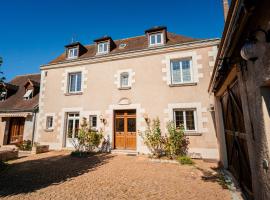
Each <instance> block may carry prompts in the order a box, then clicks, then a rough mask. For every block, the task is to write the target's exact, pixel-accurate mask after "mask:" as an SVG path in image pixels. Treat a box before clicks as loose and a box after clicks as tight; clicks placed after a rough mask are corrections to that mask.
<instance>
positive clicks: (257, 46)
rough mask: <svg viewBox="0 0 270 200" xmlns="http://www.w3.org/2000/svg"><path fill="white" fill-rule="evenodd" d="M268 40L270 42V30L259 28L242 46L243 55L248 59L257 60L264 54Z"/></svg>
mask: <svg viewBox="0 0 270 200" xmlns="http://www.w3.org/2000/svg"><path fill="white" fill-rule="evenodd" d="M266 42H267V43H269V42H270V30H268V31H265V30H263V29H257V30H256V31H254V32H253V34H252V36H251V37H250V38H249V39H248V40H247V41H246V42H245V43H244V45H243V47H242V48H241V51H240V54H241V57H242V58H243V59H244V60H246V61H252V62H255V61H256V60H257V59H258V58H259V57H260V56H261V55H263V54H264V52H265V49H266V47H265V43H266Z"/></svg>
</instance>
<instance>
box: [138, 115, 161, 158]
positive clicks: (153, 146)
mask: <svg viewBox="0 0 270 200" xmlns="http://www.w3.org/2000/svg"><path fill="white" fill-rule="evenodd" d="M141 136H142V138H143V140H144V143H145V144H146V145H147V147H148V148H149V149H150V151H151V153H152V154H153V155H154V156H155V157H158V158H159V157H161V156H162V155H163V154H164V152H165V151H164V148H165V138H164V136H162V133H161V129H160V121H159V119H158V118H156V119H154V120H153V122H152V123H151V120H149V121H147V129H146V131H145V132H144V134H141Z"/></svg>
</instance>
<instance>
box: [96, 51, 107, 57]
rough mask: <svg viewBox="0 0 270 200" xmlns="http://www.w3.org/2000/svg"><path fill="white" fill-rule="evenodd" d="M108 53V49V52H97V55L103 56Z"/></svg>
mask: <svg viewBox="0 0 270 200" xmlns="http://www.w3.org/2000/svg"><path fill="white" fill-rule="evenodd" d="M108 53H109V52H108V51H106V52H99V53H96V56H102V55H106V54H108Z"/></svg>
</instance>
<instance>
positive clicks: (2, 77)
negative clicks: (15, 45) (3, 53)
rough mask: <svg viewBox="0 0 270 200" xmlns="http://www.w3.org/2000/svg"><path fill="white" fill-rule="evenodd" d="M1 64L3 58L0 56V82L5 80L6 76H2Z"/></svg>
mask: <svg viewBox="0 0 270 200" xmlns="http://www.w3.org/2000/svg"><path fill="white" fill-rule="evenodd" d="M2 64H3V59H2V57H0V83H3V82H4V81H5V80H6V78H5V77H4V73H3V72H2V71H1V66H2Z"/></svg>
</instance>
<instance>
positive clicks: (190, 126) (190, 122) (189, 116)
mask: <svg viewBox="0 0 270 200" xmlns="http://www.w3.org/2000/svg"><path fill="white" fill-rule="evenodd" d="M186 125H187V130H195V122H194V111H192V110H190V111H186Z"/></svg>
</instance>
